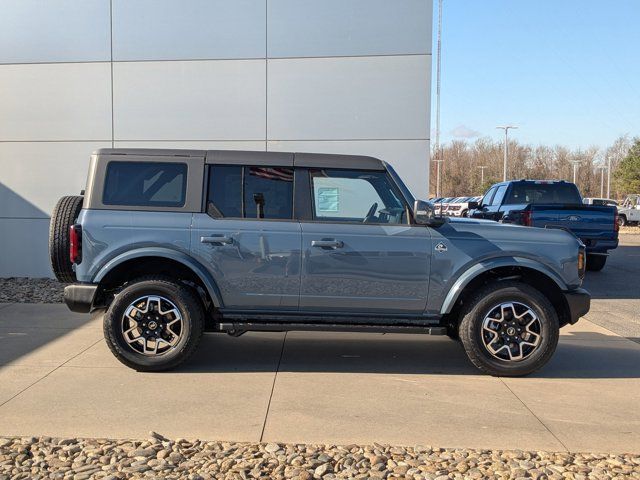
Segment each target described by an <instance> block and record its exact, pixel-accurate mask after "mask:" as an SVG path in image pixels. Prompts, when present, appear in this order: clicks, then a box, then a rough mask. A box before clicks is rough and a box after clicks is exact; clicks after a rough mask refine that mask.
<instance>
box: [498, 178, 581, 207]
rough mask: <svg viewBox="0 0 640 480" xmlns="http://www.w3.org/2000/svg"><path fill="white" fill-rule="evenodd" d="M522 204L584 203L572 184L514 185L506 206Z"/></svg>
mask: <svg viewBox="0 0 640 480" xmlns="http://www.w3.org/2000/svg"><path fill="white" fill-rule="evenodd" d="M521 203H526V204H530V203H566V204H579V203H582V200H581V199H580V193H579V192H578V189H577V188H576V187H575V185H573V184H571V183H514V184H513V185H512V186H511V191H510V192H509V194H508V195H507V198H506V199H505V201H504V204H505V205H516V204H521Z"/></svg>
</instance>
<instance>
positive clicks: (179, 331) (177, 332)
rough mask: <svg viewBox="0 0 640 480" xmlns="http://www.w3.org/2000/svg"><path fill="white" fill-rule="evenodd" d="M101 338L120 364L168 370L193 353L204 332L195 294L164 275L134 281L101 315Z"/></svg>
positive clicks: (199, 305)
mask: <svg viewBox="0 0 640 480" xmlns="http://www.w3.org/2000/svg"><path fill="white" fill-rule="evenodd" d="M103 327H104V336H105V339H106V341H107V344H108V345H109V348H110V349H111V352H112V353H113V354H114V355H115V356H116V358H117V359H118V360H120V362H122V363H124V364H125V365H127V366H128V367H131V368H133V369H135V370H138V371H144V372H153V371H161V370H169V369H171V368H174V367H176V366H178V365H179V364H181V363H182V362H184V361H185V360H187V359H188V358H189V357H190V356H191V355H193V353H194V352H195V351H196V349H197V347H198V344H199V343H200V338H201V337H202V333H203V330H204V312H203V308H202V302H201V301H200V299H199V298H198V296H197V294H196V293H195V292H194V291H193V290H192V289H190V288H189V287H187V286H186V285H182V284H179V283H175V282H173V281H171V280H170V279H166V278H163V277H149V278H143V279H139V280H136V281H134V282H132V283H131V284H130V285H129V286H127V287H125V288H124V289H123V290H122V291H121V292H120V293H118V294H117V295H116V297H115V298H114V300H113V302H112V303H111V305H110V306H109V309H108V310H107V313H106V314H105V316H104V325H103Z"/></svg>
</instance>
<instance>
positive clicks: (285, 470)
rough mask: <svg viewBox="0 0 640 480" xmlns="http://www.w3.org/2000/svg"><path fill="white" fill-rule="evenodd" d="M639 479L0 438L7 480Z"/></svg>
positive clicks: (484, 462) (498, 458)
mask: <svg viewBox="0 0 640 480" xmlns="http://www.w3.org/2000/svg"><path fill="white" fill-rule="evenodd" d="M19 478H30V479H44V478H59V479H74V480H82V479H89V478H91V479H94V478H95V479H99V478H100V479H109V480H116V479H125V478H156V479H178V478H180V479H183V478H184V479H190V480H207V479H213V478H216V479H249V478H274V479H289V478H291V479H293V478H295V479H307V480H311V479H324V480H329V479H339V478H363V479H364V478H373V479H378V478H389V479H391V478H401V479H411V480H450V479H467V478H470V479H474V478H477V479H494V480H506V479H520V478H534V479H538V480H564V479H567V480H614V479H615V480H618V479H620V480H622V479H640V455H609V454H575V453H553V452H524V451H519V450H515V451H500V450H470V449H440V448H432V447H422V446H416V447H397V446H394V447H391V446H389V445H379V444H376V443H374V444H373V445H366V446H361V445H346V446H340V445H338V446H336V445H305V444H294V445H291V444H277V443H269V444H258V443H233V442H204V441H200V440H194V441H190V440H185V439H176V440H170V439H167V438H165V437H163V436H161V435H158V434H156V433H153V432H152V433H151V435H150V436H149V439H148V440H144V441H139V440H105V439H58V438H50V437H41V438H0V480H8V479H19Z"/></svg>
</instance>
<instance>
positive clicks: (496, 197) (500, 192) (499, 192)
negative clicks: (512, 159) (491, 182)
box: [491, 185, 507, 205]
mask: <svg viewBox="0 0 640 480" xmlns="http://www.w3.org/2000/svg"><path fill="white" fill-rule="evenodd" d="M506 191H507V186H506V185H500V186H499V187H498V189H497V190H496V194H495V195H494V196H493V199H492V200H491V205H500V204H501V203H502V199H503V198H504V193H505V192H506Z"/></svg>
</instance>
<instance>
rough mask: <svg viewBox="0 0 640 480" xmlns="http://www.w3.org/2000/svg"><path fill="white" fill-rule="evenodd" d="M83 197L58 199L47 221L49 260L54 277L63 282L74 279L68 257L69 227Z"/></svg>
mask: <svg viewBox="0 0 640 480" xmlns="http://www.w3.org/2000/svg"><path fill="white" fill-rule="evenodd" d="M83 200H84V197H81V196H75V195H72V196H67V197H62V198H61V199H60V200H58V203H57V204H56V206H55V207H54V209H53V214H52V215H51V221H50V223H49V260H50V262H51V269H52V270H53V273H54V275H55V276H56V278H57V279H58V280H59V281H61V282H63V283H73V282H75V281H76V272H75V271H74V270H73V264H72V263H71V260H70V258H69V247H70V245H69V244H70V239H69V228H70V227H71V225H73V224H74V223H75V222H76V219H77V218H78V215H79V214H80V210H81V209H82V202H83Z"/></svg>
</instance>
